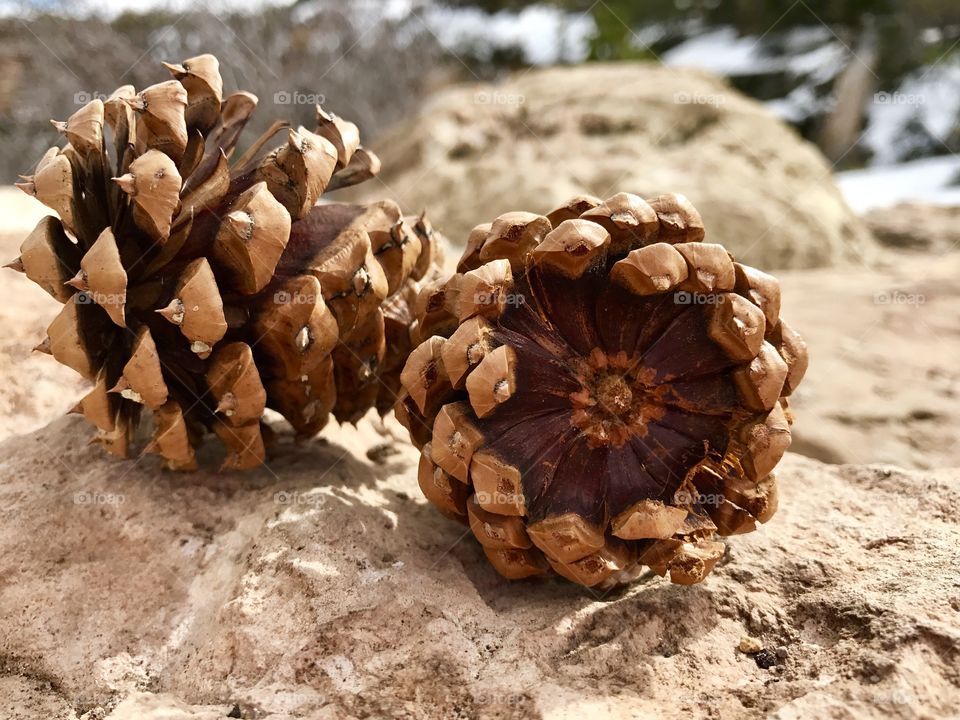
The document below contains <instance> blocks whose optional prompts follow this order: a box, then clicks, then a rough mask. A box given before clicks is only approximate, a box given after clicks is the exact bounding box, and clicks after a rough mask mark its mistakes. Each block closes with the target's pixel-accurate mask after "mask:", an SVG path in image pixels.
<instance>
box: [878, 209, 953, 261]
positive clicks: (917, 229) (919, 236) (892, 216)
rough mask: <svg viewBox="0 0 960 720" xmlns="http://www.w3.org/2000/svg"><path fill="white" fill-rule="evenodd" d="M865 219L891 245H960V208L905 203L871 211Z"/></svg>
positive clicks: (945, 247)
mask: <svg viewBox="0 0 960 720" xmlns="http://www.w3.org/2000/svg"><path fill="white" fill-rule="evenodd" d="M863 219H864V222H866V224H867V227H868V228H870V231H871V232H872V233H873V236H874V237H875V238H876V239H877V240H878V241H880V242H881V243H883V244H884V245H889V246H890V247H895V248H904V249H908V250H937V251H940V252H944V251H947V250H955V249H957V248H958V247H960V207H949V206H943V205H931V204H930V203H923V202H904V203H899V204H897V205H894V206H893V207H888V208H878V209H876V210H871V211H870V212H869V213H867V214H866V215H865V216H864V218H863Z"/></svg>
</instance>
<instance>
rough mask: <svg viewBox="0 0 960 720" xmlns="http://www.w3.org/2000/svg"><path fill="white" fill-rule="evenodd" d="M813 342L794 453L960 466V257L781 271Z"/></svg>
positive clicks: (896, 257)
mask: <svg viewBox="0 0 960 720" xmlns="http://www.w3.org/2000/svg"><path fill="white" fill-rule="evenodd" d="M779 277H780V282H781V287H782V289H783V293H782V296H783V306H782V311H781V314H782V316H783V317H784V318H787V321H788V322H789V323H790V326H791V327H793V328H795V329H796V330H797V332H799V333H800V334H801V335H802V336H803V338H804V339H805V340H806V341H807V344H808V346H809V349H810V358H811V361H810V369H809V370H808V372H807V375H806V377H805V378H804V381H803V384H802V385H801V386H800V388H799V389H798V390H797V392H796V393H795V394H794V395H792V396H791V398H790V404H791V407H792V408H793V410H794V412H795V413H796V415H797V418H798V421H797V424H796V426H795V428H794V434H793V445H792V446H791V450H792V451H794V452H799V453H803V454H804V455H808V456H811V457H815V458H817V459H820V460H823V461H825V462H831V463H856V464H864V463H875V462H882V463H890V464H894V465H899V466H900V467H912V468H921V469H924V468H938V467H960V442H958V433H957V428H960V403H958V398H960V363H958V362H957V355H958V338H960V252H957V251H954V252H952V253H943V254H934V253H929V254H928V253H922V252H919V253H918V252H910V253H907V252H897V253H892V252H884V253H880V254H879V256H878V262H877V263H876V265H875V266H874V267H865V266H862V265H861V266H857V267H849V268H822V269H819V270H795V271H788V272H785V273H779Z"/></svg>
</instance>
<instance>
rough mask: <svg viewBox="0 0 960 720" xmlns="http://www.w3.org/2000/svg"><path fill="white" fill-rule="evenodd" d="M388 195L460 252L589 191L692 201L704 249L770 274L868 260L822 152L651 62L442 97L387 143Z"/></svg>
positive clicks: (713, 89)
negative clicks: (726, 251)
mask: <svg viewBox="0 0 960 720" xmlns="http://www.w3.org/2000/svg"><path fill="white" fill-rule="evenodd" d="M376 150H377V152H378V153H379V154H380V155H381V158H382V160H383V168H384V171H383V174H382V179H383V181H384V184H383V185H381V184H375V185H376V187H373V188H370V189H368V190H365V192H367V193H369V194H371V195H373V194H375V195H377V196H378V197H379V196H382V195H383V193H384V191H386V192H388V193H390V194H392V195H393V196H394V197H395V199H396V200H397V201H398V202H399V203H400V204H401V205H402V206H404V207H405V208H406V209H407V210H409V211H419V210H420V209H422V208H427V210H428V212H429V214H430V216H431V218H432V219H433V221H434V223H435V225H437V226H438V227H439V228H440V229H441V230H443V231H444V233H445V234H446V235H447V236H448V237H450V238H451V239H452V240H453V241H454V242H457V243H460V244H461V245H462V244H463V243H464V242H465V241H466V238H467V234H468V233H469V231H470V229H471V228H473V226H474V225H476V224H479V223H482V222H488V221H491V220H493V219H494V218H495V217H497V216H498V215H500V214H501V213H504V212H507V211H510V210H519V209H523V210H531V211H536V212H546V211H548V210H550V209H552V208H553V207H554V206H556V205H558V204H559V203H562V202H564V201H566V200H567V199H569V198H570V197H572V196H574V195H578V194H581V193H592V194H594V195H599V196H602V197H607V196H609V195H612V194H613V193H614V192H617V191H619V190H626V191H631V192H635V193H638V194H640V195H644V196H646V197H651V196H655V195H658V194H660V193H662V192H680V193H683V194H685V195H687V196H688V197H689V198H690V200H692V201H693V203H694V205H696V207H697V208H698V209H699V210H700V212H701V214H702V215H703V218H704V222H705V224H706V228H707V240H708V241H712V242H721V243H723V244H725V245H727V246H728V247H729V248H730V249H731V250H732V251H733V252H734V253H735V254H736V255H737V256H738V257H739V258H741V259H744V260H745V261H747V262H749V263H750V264H752V265H756V266H760V267H764V268H768V269H769V268H786V267H818V266H825V265H834V264H837V263H842V262H844V261H849V260H859V259H861V258H862V257H863V255H864V254H868V253H869V251H870V248H871V240H870V237H869V234H868V233H867V232H866V230H865V229H864V227H863V225H862V223H861V222H860V220H859V219H858V218H857V217H856V216H854V215H853V214H852V213H851V211H850V209H849V208H848V207H847V205H846V204H845V202H844V200H843V198H842V197H841V195H840V192H839V191H838V189H837V188H836V186H835V185H834V182H833V180H832V179H831V177H830V168H829V167H828V165H827V163H826V161H825V160H824V158H823V157H822V156H821V155H820V153H819V151H818V150H817V149H816V148H815V147H814V146H813V145H812V144H810V143H808V142H806V141H804V140H802V139H800V137H799V136H798V135H797V134H796V133H795V132H794V131H792V130H791V129H789V128H788V127H787V126H786V125H784V124H783V123H782V122H780V121H779V120H777V119H775V118H774V117H773V115H772V114H771V113H770V112H769V111H768V110H766V109H765V108H764V107H763V106H762V105H760V104H759V103H757V102H754V101H753V100H750V99H748V98H746V97H745V96H743V95H741V94H740V93H738V92H737V91H736V90H734V89H732V88H731V87H730V86H729V85H727V84H726V83H725V82H724V81H722V80H720V79H719V78H717V77H715V76H713V75H710V74H708V73H705V72H702V71H696V70H679V69H676V68H668V67H662V66H659V65H653V64H647V63H619V64H615V65H604V64H588V65H585V66H581V67H574V68H552V69H546V70H534V71H530V72H525V73H521V74H519V75H516V76H515V77H514V78H513V79H512V80H510V81H509V82H507V83H505V84H502V85H497V86H491V85H466V86H458V87H453V88H451V89H448V90H444V91H441V92H440V93H439V94H437V95H436V96H434V97H433V98H432V99H430V100H428V101H427V102H426V103H425V105H424V106H423V109H422V111H421V113H420V115H419V117H417V118H415V119H413V120H411V121H409V122H407V123H404V124H402V125H401V126H399V127H397V128H395V129H394V130H393V131H392V132H389V133H387V134H386V136H384V137H382V138H381V139H380V140H379V142H378V143H377V145H376Z"/></svg>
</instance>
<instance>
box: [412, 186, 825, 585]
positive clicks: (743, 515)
mask: <svg viewBox="0 0 960 720" xmlns="http://www.w3.org/2000/svg"><path fill="white" fill-rule="evenodd" d="M703 237H704V228H703V223H702V221H701V219H700V215H699V214H698V213H697V211H696V210H695V209H694V208H693V207H692V206H691V205H690V203H689V201H687V200H686V198H684V197H682V196H679V195H662V196H660V197H658V198H656V199H655V200H652V201H650V202H649V203H648V202H645V201H644V200H642V199H641V198H639V197H637V196H635V195H630V194H627V193H620V194H618V195H615V196H613V197H612V198H610V199H609V200H607V201H605V202H601V201H600V200H598V199H596V198H591V197H579V198H575V199H574V200H572V201H571V202H570V203H568V204H567V205H565V206H564V207H562V208H559V209H557V210H555V211H554V212H552V213H550V214H549V215H547V216H546V217H544V216H540V215H535V214H531V213H525V212H513V213H507V214H506V215H502V216H500V217H499V218H497V219H496V220H495V221H494V222H493V223H492V224H486V225H481V226H479V227H477V228H476V229H475V230H474V231H473V232H472V233H471V235H470V238H469V240H468V243H467V248H466V251H465V253H464V255H463V257H462V259H461V260H460V264H459V267H458V270H459V272H458V274H456V275H454V276H453V277H452V278H451V279H450V280H448V281H446V282H439V281H438V282H434V283H431V284H428V285H427V286H426V287H425V288H424V290H423V292H422V293H421V295H420V297H419V298H418V305H417V308H418V310H417V325H416V326H415V331H414V332H415V335H416V336H417V340H418V341H421V344H420V345H419V346H418V347H417V348H416V349H415V350H414V351H413V353H412V354H411V355H410V358H409V360H408V361H407V364H406V367H405V368H404V371H403V374H402V376H401V377H402V381H403V385H404V388H405V391H406V393H407V394H406V396H405V397H404V398H403V399H402V400H401V402H400V404H399V405H398V409H397V412H398V416H399V417H400V419H401V422H403V423H404V424H405V425H406V427H407V428H408V429H409V430H410V434H411V436H412V438H413V440H414V442H415V443H416V444H417V445H418V446H419V447H420V448H421V449H422V460H421V465H420V487H421V488H422V490H423V492H424V494H425V495H426V496H427V498H428V499H429V500H430V501H432V502H433V503H434V504H435V505H437V506H438V507H439V508H440V509H441V510H442V511H443V512H444V513H445V514H447V515H449V516H451V517H453V518H456V519H458V520H461V521H462V522H464V523H466V524H469V526H470V528H471V530H472V531H473V534H474V535H475V536H476V537H477V539H478V540H479V541H480V542H481V543H482V544H483V549H484V552H485V553H486V555H487V557H488V558H489V559H490V561H491V563H493V565H494V566H495V567H496V569H497V570H498V571H499V572H500V573H502V574H503V575H505V576H506V577H508V578H524V577H528V576H531V575H540V574H546V573H550V572H551V570H552V571H554V572H556V573H558V574H560V575H562V576H563V577H565V578H568V579H570V580H572V581H574V582H577V583H581V584H583V585H586V586H591V587H593V586H597V587H610V586H613V585H616V584H619V583H623V582H627V581H629V580H631V579H632V578H634V577H636V576H637V575H638V574H639V572H640V571H641V570H642V568H643V566H649V567H650V568H651V569H653V570H654V571H656V572H657V573H658V574H660V575H665V574H667V573H669V575H670V579H671V580H672V581H673V582H677V583H695V582H699V581H700V580H702V579H703V578H704V577H705V576H706V575H707V573H709V571H710V570H711V569H712V567H713V566H714V564H715V563H716V562H717V560H718V559H719V558H720V557H721V555H722V554H723V552H724V544H723V543H722V542H719V541H718V540H717V536H718V535H733V534H737V533H744V532H749V531H751V530H753V529H754V528H755V527H756V522H758V521H759V522H766V521H767V520H768V519H770V517H771V515H773V513H774V511H775V510H776V506H777V494H776V482H775V480H774V477H773V475H772V474H771V473H772V471H773V469H774V466H775V465H776V464H777V462H778V461H779V460H780V458H781V456H782V455H783V453H784V451H785V450H786V449H787V446H788V445H789V444H790V422H791V418H790V415H789V413H788V411H787V400H786V396H788V395H789V394H790V393H791V392H792V391H793V390H794V388H796V386H797V383H799V382H800V379H801V378H802V377H803V374H804V372H805V370H806V366H807V352H806V346H805V344H804V342H803V341H802V340H801V339H800V338H799V336H798V335H797V334H796V333H795V332H793V331H792V330H791V329H790V328H789V327H788V326H787V324H786V323H784V322H783V321H782V320H780V318H779V311H780V289H779V285H778V283H777V281H776V279H775V278H773V277H771V276H770V275H767V274H766V273H763V272H760V271H759V270H756V269H754V268H751V267H747V266H744V265H741V264H739V263H736V262H734V260H733V258H732V257H731V256H730V254H729V253H728V252H727V251H726V250H725V249H724V248H723V247H722V246H720V245H715V244H710V243H704V242H701V241H702V239H703Z"/></svg>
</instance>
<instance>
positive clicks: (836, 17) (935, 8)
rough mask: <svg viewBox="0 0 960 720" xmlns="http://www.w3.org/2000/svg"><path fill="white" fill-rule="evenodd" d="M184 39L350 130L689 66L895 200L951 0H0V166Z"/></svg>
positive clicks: (925, 121) (944, 119) (35, 149)
mask: <svg viewBox="0 0 960 720" xmlns="http://www.w3.org/2000/svg"><path fill="white" fill-rule="evenodd" d="M201 52H212V53H214V54H215V55H217V56H218V57H219V58H220V60H221V63H222V64H223V66H224V74H225V81H226V85H227V87H228V88H230V89H236V88H243V89H248V90H251V91H252V92H254V93H256V94H258V95H259V96H260V97H261V101H263V98H270V97H273V96H274V94H276V93H287V94H288V95H289V96H290V97H291V98H292V99H293V102H291V103H290V104H291V105H292V107H291V108H290V113H289V114H290V115H292V116H294V119H297V120H299V121H301V122H304V123H307V122H308V121H309V120H310V117H311V116H312V105H311V104H310V103H309V102H306V100H308V99H309V98H310V97H311V96H317V95H321V96H325V97H326V98H327V99H328V106H329V107H330V108H331V109H332V110H334V111H335V112H338V113H340V114H343V115H345V116H348V117H351V118H353V119H355V120H358V121H359V124H360V125H361V129H362V131H363V132H364V136H365V137H366V138H367V139H368V141H375V140H376V139H377V138H378V136H380V135H381V134H382V133H383V132H384V130H385V129H386V128H387V127H389V126H391V125H393V124H394V123H396V122H397V121H398V120H400V119H402V118H404V117H406V116H408V115H410V114H411V113H412V112H413V111H414V110H415V109H416V108H417V107H418V106H419V104H420V103H421V102H422V100H423V98H424V97H425V95H426V94H427V93H429V92H431V91H433V90H436V89H437V88H438V87H440V86H442V85H445V84H448V83H453V82H456V81H460V80H470V81H473V80H477V79H484V80H492V81H496V80H497V79H499V78H502V77H504V75H505V74H506V73H507V72H509V71H516V70H521V69H524V68H527V67H530V66H546V65H558V64H560V65H576V64H580V63H591V62H595V61H624V60H646V61H651V62H654V63H663V64H666V65H668V66H677V67H679V66H688V67H689V66H693V67H700V68H705V69H707V70H710V71H712V72H714V73H717V74H719V75H721V76H723V77H724V78H726V79H727V80H728V81H729V82H730V84H731V85H732V86H733V87H735V88H737V89H738V90H740V91H742V92H743V93H745V94H747V95H749V96H751V97H753V98H756V99H757V100H759V101H761V102H762V103H764V104H765V105H766V106H767V107H768V108H769V109H770V110H771V111H772V112H773V113H775V114H776V115H777V116H779V117H780V118H782V119H783V120H784V121H785V122H787V123H789V124H790V125H791V126H793V127H794V128H796V129H797V131H798V132H799V133H801V134H802V135H803V137H805V138H807V139H808V140H811V141H812V142H814V143H815V144H816V145H817V146H818V147H819V148H820V149H821V150H822V151H823V153H824V154H825V156H826V157H827V158H828V159H829V161H830V162H831V164H834V165H835V168H836V169H837V170H840V171H844V170H851V169H861V168H870V169H871V170H873V171H874V175H873V176H874V177H886V178H889V179H890V182H891V183H893V184H895V185H896V184H899V185H901V188H900V191H899V192H896V193H895V194H896V195H897V196H898V198H899V196H900V195H904V194H905V195H908V196H909V195H917V194H924V195H927V196H933V197H936V196H938V195H940V194H942V193H951V192H953V189H954V188H955V187H956V184H957V182H958V181H960V161H958V160H957V158H955V157H954V156H953V155H952V153H954V152H955V151H956V150H957V148H958V146H960V4H958V3H956V2H954V1H953V0H841V1H840V2H829V1H828V0H797V1H796V2H790V1H789V0H706V1H703V0H600V1H598V2H594V1H592V0H552V1H550V2H544V1H539V2H534V1H531V0H297V1H296V2H289V1H284V0H265V1H264V0H235V1H233V2H229V1H228V2H216V0H215V1H214V2H207V3H193V2H185V1H184V0H173V1H170V0H110V2H106V3H104V2H93V1H91V0H63V1H58V0H35V1H32V2H17V1H15V0H0V177H3V178H6V179H8V180H12V179H13V178H15V176H16V175H17V174H18V173H26V172H29V171H30V170H31V169H32V167H33V162H34V160H35V158H37V157H39V155H40V154H41V152H42V151H43V150H44V149H45V148H46V147H47V146H48V144H49V143H50V137H51V136H50V128H49V125H48V124H47V122H48V120H49V119H50V118H51V117H56V118H57V119H63V118H65V117H66V116H68V115H69V114H70V113H71V112H73V111H74V110H76V109H77V107H79V105H80V104H83V102H85V101H86V100H87V99H89V98H91V97H96V96H97V95H98V94H108V93H109V92H111V91H112V90H113V89H114V88H115V87H116V86H117V85H118V84H123V83H132V84H134V85H135V86H137V87H141V86H144V85H146V84H151V83H153V82H157V81H158V80H159V79H161V76H160V75H159V74H158V62H159V61H161V60H174V59H181V58H186V57H189V56H191V55H195V54H198V53H201ZM296 93H301V94H302V95H300V96H298V95H296ZM282 97H283V96H281V99H282ZM298 98H299V100H304V102H298V101H297V100H298ZM262 115H263V116H262V117H261V118H260V122H261V124H263V125H266V124H268V122H269V119H268V117H267V114H265V113H264V114H262ZM251 135H253V133H251ZM911 169H913V170H914V171H915V172H914V173H913V174H904V173H909V171H910V170H911ZM918 176H919V180H918ZM855 179H858V180H859V179H860V177H859V176H855ZM917 183H920V184H922V187H917ZM908 186H911V187H908ZM887 192H894V190H890V191H887ZM871 194H872V193H871ZM876 200H877V198H876V197H874V198H872V199H871V198H866V199H864V198H854V201H855V204H857V205H858V206H859V205H870V204H871V203H875V202H876Z"/></svg>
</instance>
